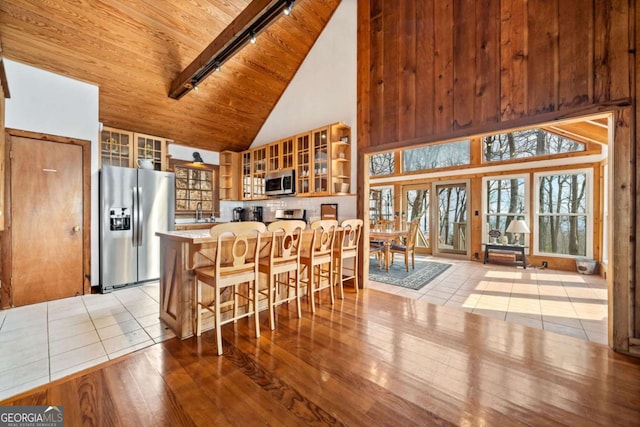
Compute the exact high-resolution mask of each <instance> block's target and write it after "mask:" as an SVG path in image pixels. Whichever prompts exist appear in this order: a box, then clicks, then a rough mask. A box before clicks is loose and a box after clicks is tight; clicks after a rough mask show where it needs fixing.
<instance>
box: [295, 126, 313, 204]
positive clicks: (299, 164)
mask: <svg viewBox="0 0 640 427" xmlns="http://www.w3.org/2000/svg"><path fill="white" fill-rule="evenodd" d="M310 138H311V137H310V134H308V133H304V134H301V135H298V136H296V137H295V141H296V153H297V160H296V192H297V193H298V196H302V195H307V194H309V193H310V192H311V168H312V165H311V143H310Z"/></svg>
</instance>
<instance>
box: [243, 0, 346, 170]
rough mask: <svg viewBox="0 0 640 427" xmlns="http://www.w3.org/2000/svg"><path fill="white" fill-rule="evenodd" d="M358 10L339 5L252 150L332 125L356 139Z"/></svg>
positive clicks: (344, 4) (272, 112)
mask: <svg viewBox="0 0 640 427" xmlns="http://www.w3.org/2000/svg"><path fill="white" fill-rule="evenodd" d="M356 6H357V0H343V1H342V3H340V5H339V6H338V8H337V9H336V11H335V13H334V14H333V16H332V17H331V20H330V21H329V22H328V23H327V26H326V27H325V28H324V30H323V31H322V33H321V34H320V36H319V37H318V40H316V43H315V44H314V45H313V47H312V48H311V51H310V52H309V54H308V55H307V57H306V58H305V60H304V62H303V63H302V65H301V66H300V68H299V70H298V72H297V73H296V75H295V76H294V77H293V80H291V82H290V83H289V86H288V87H287V89H286V90H285V91H284V93H283V94H282V97H281V98H280V100H279V101H278V103H277V104H276V106H275V108H274V109H273V110H272V111H271V114H270V115H269V117H268V118H267V120H266V121H265V123H264V125H263V126H262V129H260V132H258V135H257V136H256V138H255V140H254V141H253V143H252V145H251V146H252V147H257V146H260V145H263V144H266V143H269V142H273V141H277V140H279V139H282V138H284V137H287V136H291V135H295V134H297V133H300V132H304V131H307V130H311V129H314V128H318V127H321V126H324V125H327V124H330V123H334V122H344V123H346V124H347V125H349V126H351V135H352V139H353V140H354V141H355V136H356V135H357V132H356V131H357V129H356V118H357V117H356V116H357V106H356V97H357V86H356V85H357V68H356V59H357V58H356V57H357V32H356V30H357V7H356ZM294 13H295V6H294ZM281 19H285V18H281ZM258 42H259V41H258ZM355 145H356V144H355V143H354V144H353V146H354V147H355ZM354 159H355V157H354Z"/></svg>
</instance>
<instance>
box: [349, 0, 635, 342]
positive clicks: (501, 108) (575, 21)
mask: <svg viewBox="0 0 640 427" xmlns="http://www.w3.org/2000/svg"><path fill="white" fill-rule="evenodd" d="M639 19H640V12H638V10H637V6H636V1H635V0H475V1H473V0H396V1H391V0H358V149H359V152H374V151H382V150H388V149H393V148H399V147H405V146H409V145H413V144H417V143H425V142H430V141H443V140H448V139H453V138H458V137H466V136H468V135H477V134H481V133H484V132H494V131H499V130H503V129H509V128H515V127H519V126H529V125H535V124H537V123H543V122H549V121H553V120H557V119H561V118H569V117H577V116H581V115H586V114H590V113H595V112H601V111H615V112H616V114H615V116H614V117H615V120H614V129H613V132H614V135H615V140H614V142H613V150H612V161H611V162H610V164H611V165H612V167H613V169H614V171H615V172H614V175H613V176H612V179H611V180H610V181H611V184H610V196H611V199H612V200H615V201H616V207H625V208H626V209H627V214H625V215H622V213H621V212H618V214H619V215H617V216H615V217H614V218H613V219H612V223H611V224H610V230H611V233H613V234H612V235H614V236H628V235H629V236H631V237H630V239H629V240H627V239H615V245H614V248H613V249H612V250H613V251H614V252H613V253H612V254H611V255H612V256H613V258H611V257H610V259H613V260H614V268H613V269H614V272H613V274H612V276H613V277H610V278H609V282H610V308H611V311H610V325H611V326H612V328H611V334H610V344H611V345H612V347H613V348H614V349H616V350H620V351H634V350H640V340H639V339H637V338H640V292H636V290H635V289H636V287H635V283H639V282H640V269H637V268H636V264H637V262H640V248H637V247H636V243H635V241H636V240H637V239H635V230H636V228H637V227H638V225H639V221H638V216H637V214H636V212H638V211H640V202H638V201H637V200H638V198H637V197H636V190H635V188H636V186H637V185H638V186H639V187H638V188H640V177H639V176H638V174H637V173H636V166H635V163H636V157H637V154H636V147H637V145H640V144H636V140H637V125H636V123H637V122H639V121H640V113H638V112H637V111H636V108H635V102H634V99H637V97H640V91H639V90H638V86H640V78H639V77H638V75H637V72H636V70H637V68H640V63H639V62H638V60H637V57H636V45H637V44H639V43H640V41H638V40H640V37H639V36H637V35H636V32H637V28H635V27H636V25H637V22H638V20H639ZM638 149H640V147H639V148H638ZM362 163H364V162H359V165H358V166H359V167H360V164H362ZM363 166H365V167H366V165H364V164H363ZM361 170H362V169H361ZM358 179H359V182H358V188H365V186H364V184H365V183H364V176H363V174H358ZM636 184H637V185H636ZM365 199H366V197H360V198H359V201H358V203H359V206H358V213H359V214H362V215H364V213H365V206H364V203H365ZM629 213H631V215H629ZM613 215H616V213H615V212H614V214H613ZM365 268H366V266H365ZM633 347H635V349H634V348H633Z"/></svg>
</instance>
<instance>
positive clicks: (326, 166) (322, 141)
mask: <svg viewBox="0 0 640 427" xmlns="http://www.w3.org/2000/svg"><path fill="white" fill-rule="evenodd" d="M329 153H330V151H329V128H328V127H326V128H321V129H316V130H314V131H311V169H310V171H311V173H312V175H311V176H312V179H311V184H312V186H311V192H312V193H314V194H315V195H327V194H329V192H330V191H331V190H330V188H329V183H330V182H331V180H330V179H329V176H330V174H331V162H330V159H329Z"/></svg>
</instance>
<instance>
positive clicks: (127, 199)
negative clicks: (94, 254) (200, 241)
mask: <svg viewBox="0 0 640 427" xmlns="http://www.w3.org/2000/svg"><path fill="white" fill-rule="evenodd" d="M174 216H175V176H174V174H173V173H172V172H158V171H154V170H148V169H132V168H122V167H116V166H103V167H102V169H101V171H100V290H101V292H110V291H112V290H114V289H116V288H121V287H124V286H128V285H134V284H138V283H141V282H146V281H150V280H155V279H158V278H159V277H160V239H159V238H158V237H157V236H156V232H158V231H170V230H173V224H174Z"/></svg>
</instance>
